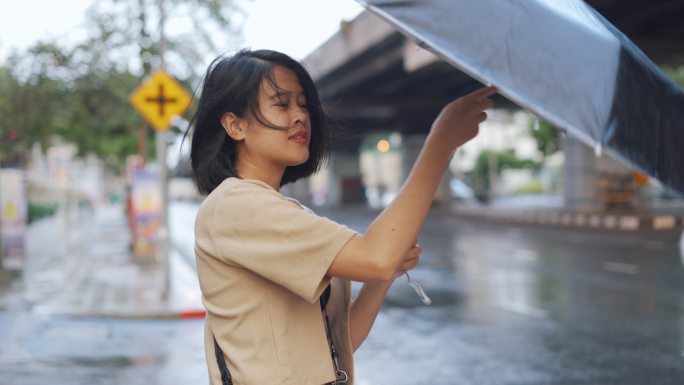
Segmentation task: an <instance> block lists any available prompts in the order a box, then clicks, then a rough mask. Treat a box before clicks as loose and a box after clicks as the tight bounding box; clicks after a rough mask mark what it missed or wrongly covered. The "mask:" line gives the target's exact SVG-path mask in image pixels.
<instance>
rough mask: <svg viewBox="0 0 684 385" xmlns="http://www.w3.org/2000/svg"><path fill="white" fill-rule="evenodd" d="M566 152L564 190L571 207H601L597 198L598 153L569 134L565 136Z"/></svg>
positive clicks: (568, 206) (568, 205) (566, 202)
mask: <svg viewBox="0 0 684 385" xmlns="http://www.w3.org/2000/svg"><path fill="white" fill-rule="evenodd" d="M563 153H564V154H565V165H564V178H563V192H564V197H565V206H566V207H567V208H570V209H580V210H582V209H593V208H597V207H599V206H600V205H599V202H598V200H597V194H596V193H597V184H596V181H597V172H596V155H595V153H594V150H593V149H592V148H590V147H589V146H587V145H585V144H584V143H582V142H580V141H579V140H577V139H575V138H572V137H570V136H568V135H566V136H564V137H563Z"/></svg>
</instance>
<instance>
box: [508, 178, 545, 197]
mask: <svg viewBox="0 0 684 385" xmlns="http://www.w3.org/2000/svg"><path fill="white" fill-rule="evenodd" d="M543 192H544V185H543V184H542V182H541V181H540V180H539V179H533V180H531V181H530V182H529V183H527V184H525V185H523V186H520V187H518V188H516V189H515V190H513V191H512V193H511V194H513V195H525V194H541V193H543Z"/></svg>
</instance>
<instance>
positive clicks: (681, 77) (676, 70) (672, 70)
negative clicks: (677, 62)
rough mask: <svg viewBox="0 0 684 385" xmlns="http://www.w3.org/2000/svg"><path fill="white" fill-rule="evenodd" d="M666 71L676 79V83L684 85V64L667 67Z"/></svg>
mask: <svg viewBox="0 0 684 385" xmlns="http://www.w3.org/2000/svg"><path fill="white" fill-rule="evenodd" d="M664 70H665V73H666V74H667V75H668V76H669V77H670V78H671V79H672V80H674V81H675V83H677V84H679V85H680V86H682V87H684V66H680V67H665V68H664Z"/></svg>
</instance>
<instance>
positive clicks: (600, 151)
mask: <svg viewBox="0 0 684 385" xmlns="http://www.w3.org/2000/svg"><path fill="white" fill-rule="evenodd" d="M594 154H596V157H597V158H599V157H601V155H603V143H600V142H599V143H596V146H594Z"/></svg>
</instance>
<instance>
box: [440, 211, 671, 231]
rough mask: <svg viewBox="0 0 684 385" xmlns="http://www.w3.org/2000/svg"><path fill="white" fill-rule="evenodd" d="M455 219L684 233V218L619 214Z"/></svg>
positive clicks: (477, 214)
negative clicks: (680, 230)
mask: <svg viewBox="0 0 684 385" xmlns="http://www.w3.org/2000/svg"><path fill="white" fill-rule="evenodd" d="M453 213H454V214H455V215H459V216H464V217H469V218H480V219H486V220H491V221H495V222H508V223H517V224H535V225H551V226H560V227H574V228H584V229H601V230H616V231H637V230H656V231H672V230H678V229H684V214H677V215H675V214H653V215H644V214H637V213H634V214H627V213H625V214H617V213H587V212H571V211H543V210H505V211H491V210H483V209H456V210H454V211H453Z"/></svg>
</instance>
